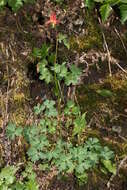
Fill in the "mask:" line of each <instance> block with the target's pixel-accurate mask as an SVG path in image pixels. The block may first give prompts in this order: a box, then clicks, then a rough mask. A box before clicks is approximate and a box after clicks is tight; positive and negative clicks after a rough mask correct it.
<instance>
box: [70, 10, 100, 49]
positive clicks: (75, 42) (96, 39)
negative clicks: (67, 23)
mask: <svg viewBox="0 0 127 190" xmlns="http://www.w3.org/2000/svg"><path fill="white" fill-rule="evenodd" d="M84 19H85V23H86V26H85V28H84V29H85V34H84V35H79V36H72V37H71V38H70V44H71V47H72V49H75V50H77V51H79V52H81V51H87V50H89V49H93V48H99V49H100V48H102V35H101V32H100V29H99V27H98V24H97V21H96V20H95V19H94V18H93V17H91V16H90V13H86V15H85V18H84Z"/></svg>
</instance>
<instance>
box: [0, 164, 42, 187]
mask: <svg viewBox="0 0 127 190" xmlns="http://www.w3.org/2000/svg"><path fill="white" fill-rule="evenodd" d="M18 170H19V166H6V167H4V168H3V169H2V170H1V172H0V190H17V189H18V190H38V189H39V188H38V184H37V181H36V174H35V172H34V171H33V166H32V163H30V162H29V163H28V164H27V166H26V168H25V170H24V171H23V172H22V173H21V176H20V177H21V178H22V180H20V179H19V180H17V179H16V172H17V171H18Z"/></svg>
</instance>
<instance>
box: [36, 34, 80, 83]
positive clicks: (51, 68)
mask: <svg viewBox="0 0 127 190" xmlns="http://www.w3.org/2000/svg"><path fill="white" fill-rule="evenodd" d="M58 42H59V43H62V42H63V43H64V45H65V46H66V47H67V48H69V43H68V41H67V38H66V36H65V35H63V34H59V37H58ZM50 49H51V47H50V46H48V45H47V44H43V45H42V47H41V48H40V49H39V48H34V49H33V56H34V57H35V58H36V59H37V62H38V63H37V72H38V73H39V74H40V77H39V78H40V80H44V81H45V82H46V83H47V84H49V83H53V82H55V81H56V80H58V81H64V82H65V84H66V85H67V86H69V85H71V84H73V85H75V84H77V83H78V80H79V78H80V75H81V70H80V69H79V68H78V67H76V65H74V64H72V65H71V66H70V67H68V66H67V63H66V62H62V63H58V62H57V60H56V53H55V52H54V53H52V52H50Z"/></svg>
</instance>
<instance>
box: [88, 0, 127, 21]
mask: <svg viewBox="0 0 127 190" xmlns="http://www.w3.org/2000/svg"><path fill="white" fill-rule="evenodd" d="M96 4H98V5H99V7H100V8H99V11H100V14H101V18H102V21H106V20H107V18H108V17H109V16H110V14H111V12H112V10H113V7H114V6H117V7H118V9H119V10H120V16H121V22H122V23H124V22H125V21H126V20H127V1H126V0H85V6H86V7H88V8H89V9H93V8H94V7H95V5H96Z"/></svg>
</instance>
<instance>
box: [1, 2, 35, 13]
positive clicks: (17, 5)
mask: <svg viewBox="0 0 127 190" xmlns="http://www.w3.org/2000/svg"><path fill="white" fill-rule="evenodd" d="M34 2H35V0H0V9H1V8H3V7H5V6H6V5H7V4H8V6H9V7H11V9H12V11H14V12H17V11H18V10H19V9H20V8H21V7H22V6H23V5H24V3H34Z"/></svg>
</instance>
